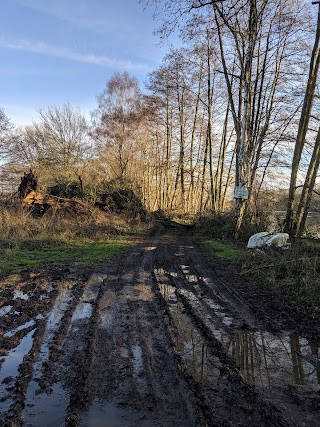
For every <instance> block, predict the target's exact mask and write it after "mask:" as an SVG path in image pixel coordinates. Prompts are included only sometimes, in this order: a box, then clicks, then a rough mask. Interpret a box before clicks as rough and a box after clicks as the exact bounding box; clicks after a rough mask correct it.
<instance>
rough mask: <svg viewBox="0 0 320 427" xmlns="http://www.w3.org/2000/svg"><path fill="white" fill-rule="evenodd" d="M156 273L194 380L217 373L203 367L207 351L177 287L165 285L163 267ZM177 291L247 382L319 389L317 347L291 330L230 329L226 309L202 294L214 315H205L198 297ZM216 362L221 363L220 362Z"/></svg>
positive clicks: (262, 386) (272, 386) (267, 386)
mask: <svg viewBox="0 0 320 427" xmlns="http://www.w3.org/2000/svg"><path fill="white" fill-rule="evenodd" d="M182 267H183V268H185V267H186V266H182ZM155 274H156V276H157V279H158V283H159V289H160V292H161V294H162V296H163V298H164V299H165V300H166V301H167V302H168V308H169V310H170V312H171V315H172V317H173V319H174V323H175V325H176V327H177V329H178V331H179V333H178V334H177V342H176V346H177V349H178V351H179V353H180V355H182V357H183V358H184V360H185V362H187V363H188V366H189V369H193V370H194V373H193V375H194V376H196V377H197V378H198V379H203V378H206V377H207V378H208V375H209V376H212V374H213V376H215V374H214V373H213V372H206V358H207V356H208V354H207V350H206V346H205V343H204V342H203V340H202V339H201V337H200V336H199V334H198V333H197V330H196V328H195V327H194V326H193V324H192V323H191V322H190V320H189V319H188V318H187V317H186V316H185V315H184V314H183V313H184V306H183V305H182V303H180V302H179V301H178V300H177V297H176V294H175V287H174V286H171V285H168V284H167V283H168V280H167V277H166V276H165V275H163V272H162V271H161V270H155ZM179 292H181V293H182V294H183V295H184V296H185V297H186V298H187V299H188V301H189V303H190V304H191V305H192V307H193V308H194V310H195V312H197V313H198V314H200V315H201V317H202V318H203V319H204V321H205V322H206V325H207V326H208V328H210V330H211V331H212V334H213V336H214V337H215V338H216V339H218V340H219V341H220V342H221V343H222V345H223V347H224V348H225V350H226V351H227V352H228V353H229V355H230V356H232V358H233V359H234V360H235V362H236V365H237V367H238V368H239V370H240V373H241V375H242V377H243V378H244V379H245V380H246V381H247V382H249V383H250V384H252V385H256V386H258V387H259V388H262V389H264V390H265V391H268V390H269V391H270V392H271V390H272V388H274V387H275V386H277V385H281V386H284V385H304V386H306V387H308V388H312V389H313V390H320V385H319V384H320V370H319V369H317V367H318V366H319V356H320V354H319V347H318V346H316V345H315V344H313V343H309V342H308V341H307V340H306V339H304V338H301V337H298V336H295V335H283V336H279V337H277V336H274V335H272V334H270V333H268V332H266V331H259V332H252V331H245V330H236V329H235V330H230V326H231V325H232V324H233V321H234V319H233V318H232V317H231V316H228V315H227V314H226V312H227V309H225V308H224V307H223V306H222V305H220V304H217V303H216V302H214V303H213V302H212V301H211V300H210V299H209V298H206V297H204V298H203V299H202V300H203V301H204V302H206V304H208V306H210V307H211V309H212V310H213V311H214V314H215V315H214V316H211V315H210V314H207V315H206V316H203V314H205V313H203V312H202V311H203V308H202V306H201V303H200V301H199V299H198V298H197V297H196V296H195V295H194V294H193V293H192V292H190V291H186V290H181V289H179ZM210 301H211V303H210ZM217 367H218V368H219V365H217ZM199 369H200V371H199ZM210 369H212V367H211V368H210ZM216 374H217V372H216Z"/></svg>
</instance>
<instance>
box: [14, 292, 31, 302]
mask: <svg viewBox="0 0 320 427" xmlns="http://www.w3.org/2000/svg"><path fill="white" fill-rule="evenodd" d="M29 298H30V297H29V295H28V294H25V293H24V292H22V291H21V290H20V289H15V290H14V291H13V299H14V300H15V299H22V300H24V301H27V300H28V299H29Z"/></svg>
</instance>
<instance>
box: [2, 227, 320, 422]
mask: <svg viewBox="0 0 320 427" xmlns="http://www.w3.org/2000/svg"><path fill="white" fill-rule="evenodd" d="M60 273H61V272H60ZM260 292H261V296H260V295H259V285H258V284H254V283H251V284H250V283H247V282H245V281H244V280H242V279H241V278H240V277H239V276H237V274H236V273H234V272H232V271H231V270H228V266H227V265H225V264H224V263H221V262H220V261H218V260H215V259H214V258H212V257H209V256H208V255H207V254H205V253H204V252H203V250H202V249H201V248H199V247H198V246H197V244H195V242H194V241H193V239H192V235H191V231H190V230H189V229H187V228H185V227H181V226H175V227H172V226H165V225H158V226H157V228H156V229H155V230H154V232H153V233H152V235H151V236H150V237H145V238H144V240H143V241H142V242H141V243H139V244H137V246H136V247H134V248H133V249H132V250H130V251H128V252H127V253H125V254H121V255H120V256H118V257H115V258H114V259H113V260H112V261H108V262H106V264H105V265H102V266H100V267H99V269H97V270H96V271H93V272H91V273H90V274H89V275H80V274H78V273H77V272H71V271H67V270H65V271H63V273H61V274H52V272H42V273H39V274H33V275H30V274H29V275H28V274H25V275H24V277H15V278H8V279H6V280H4V281H2V282H1V295H2V298H1V300H0V340H1V346H0V352H1V353H0V426H11V427H13V426H15V427H20V426H35V427H37V426H39V427H40V426H41V427H43V426H48V427H51V426H52V427H62V426H66V427H69V426H79V427H86V426H92V427H99V426H109V427H125V426H130V427H131V426H132V427H134V426H136V427H138V426H139V427H140V426H142V427H153V426H159V427H160V426H166V427H172V426H175V427H188V426H190V427H207V426H250V425H251V426H261V427H264V426H265V427H270V426H279V427H282V426H283V427H284V426H301V427H302V426H303V427H309V426H310V427H311V426H312V427H314V426H317V425H320V415H319V414H320V393H319V390H320V363H319V356H320V354H319V341H318V336H319V335H317V333H312V330H314V329H315V328H313V327H310V326H309V327H308V325H309V323H308V322H306V321H305V322H299V325H297V324H296V320H297V317H295V316H299V313H298V314H297V315H295V314H294V313H292V311H290V310H289V309H288V308H286V307H285V306H284V305H283V304H282V303H281V301H280V302H279V301H278V300H276V298H275V296H274V295H272V294H268V291H267V290H266V289H264V288H261V289H260ZM273 306H275V307H276V309H272V307H273ZM315 323H316V320H315Z"/></svg>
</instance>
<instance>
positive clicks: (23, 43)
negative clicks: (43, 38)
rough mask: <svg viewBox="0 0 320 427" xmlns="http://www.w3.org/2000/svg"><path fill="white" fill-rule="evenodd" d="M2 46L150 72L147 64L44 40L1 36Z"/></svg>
mask: <svg viewBox="0 0 320 427" xmlns="http://www.w3.org/2000/svg"><path fill="white" fill-rule="evenodd" d="M0 47H2V48H5V49H14V50H21V51H24V52H32V53H38V54H40V55H49V56H54V57H57V58H63V59H67V60H69V61H77V62H83V63H86V64H92V65H99V66H103V67H106V68H111V69H114V70H117V69H122V70H123V69H126V70H130V71H140V72H148V71H150V67H149V66H148V65H147V64H139V63H134V62H131V61H124V60H121V59H116V58H112V57H109V56H105V55H95V54H91V53H80V52H75V51H72V50H70V49H68V48H65V47H59V46H53V45H50V44H47V43H44V42H31V41H29V40H25V39H17V40H6V39H4V38H3V37H2V38H0Z"/></svg>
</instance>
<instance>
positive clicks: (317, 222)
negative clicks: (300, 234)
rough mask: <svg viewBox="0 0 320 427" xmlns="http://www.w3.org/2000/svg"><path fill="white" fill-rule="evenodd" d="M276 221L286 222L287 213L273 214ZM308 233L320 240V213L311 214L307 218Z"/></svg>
mask: <svg viewBox="0 0 320 427" xmlns="http://www.w3.org/2000/svg"><path fill="white" fill-rule="evenodd" d="M272 214H273V216H274V218H275V219H276V220H280V221H282V220H284V219H285V217H286V211H274V212H272ZM307 231H308V232H310V233H312V234H313V235H315V237H319V238H320V212H309V213H308V217H307Z"/></svg>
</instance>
